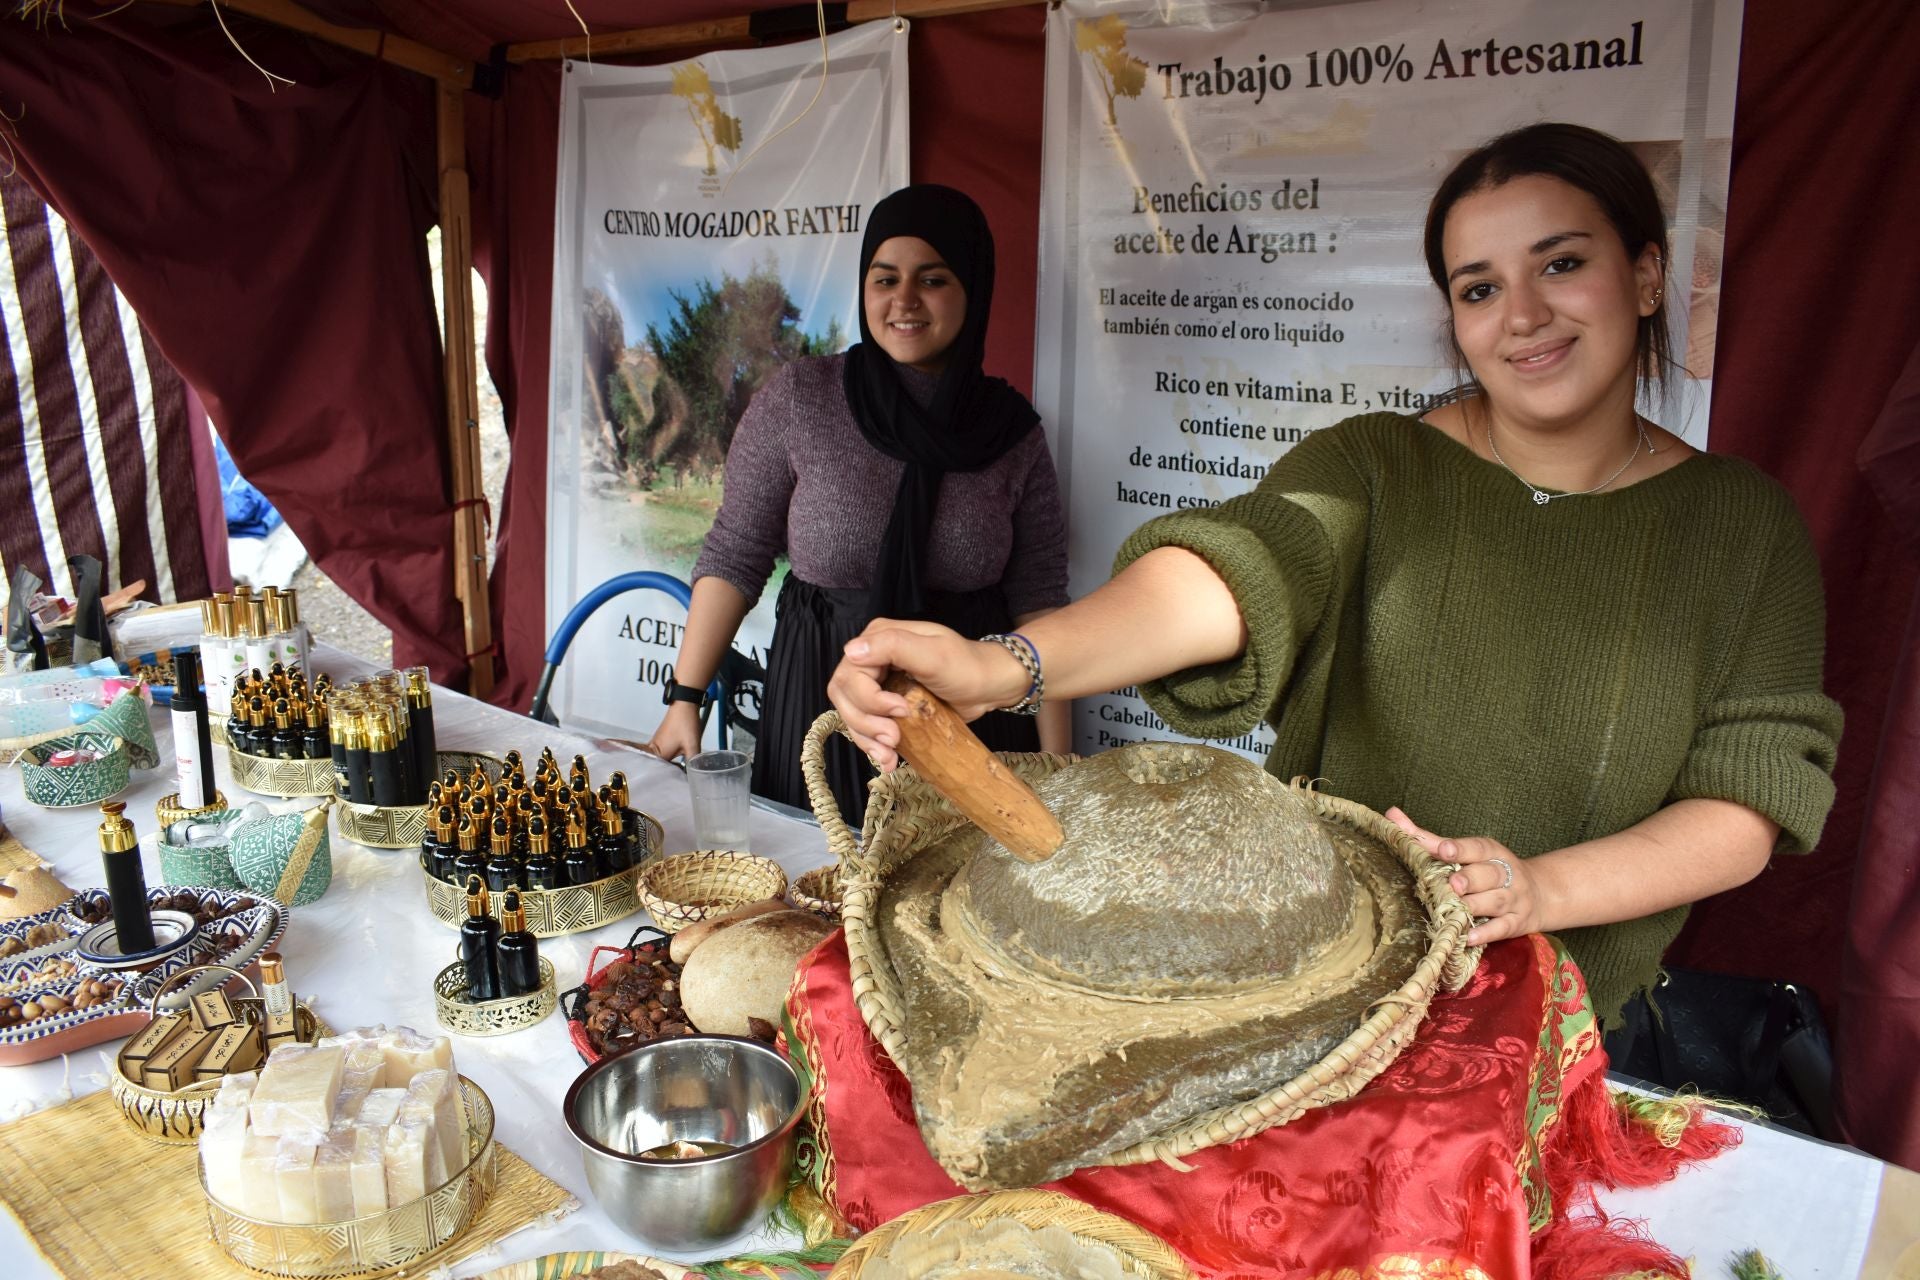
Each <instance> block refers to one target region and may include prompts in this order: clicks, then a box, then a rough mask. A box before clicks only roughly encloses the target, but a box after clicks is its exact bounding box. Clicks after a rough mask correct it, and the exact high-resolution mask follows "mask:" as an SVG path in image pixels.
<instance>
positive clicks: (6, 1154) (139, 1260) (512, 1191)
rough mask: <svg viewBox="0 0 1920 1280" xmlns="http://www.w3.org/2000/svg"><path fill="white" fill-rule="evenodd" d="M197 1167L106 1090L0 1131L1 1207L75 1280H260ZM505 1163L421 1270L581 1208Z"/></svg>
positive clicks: (511, 1161) (511, 1160)
mask: <svg viewBox="0 0 1920 1280" xmlns="http://www.w3.org/2000/svg"><path fill="white" fill-rule="evenodd" d="M197 1160H198V1157H197V1155H196V1153H195V1151H194V1148H192V1147H174V1146H166V1145H163V1144H161V1143H158V1142H146V1141H144V1140H142V1139H140V1138H137V1137H135V1136H134V1135H133V1133H132V1132H131V1131H129V1130H128V1129H127V1127H126V1122H125V1121H124V1120H122V1119H121V1118H120V1112H119V1108H118V1107H116V1106H115V1105H114V1102H113V1098H112V1097H111V1096H110V1095H109V1094H107V1093H106V1092H105V1091H104V1090H103V1091H101V1092H99V1093H94V1094H89V1095H88V1096H87V1097H84V1098H81V1099H79V1100H78V1101H75V1102H69V1103H67V1104H65V1105H64V1106H58V1107H49V1108H48V1109H46V1110H44V1111H36V1112H34V1113H33V1114H32V1115H29V1116H25V1117H23V1118H21V1119H19V1120H15V1121H13V1122H12V1123H11V1124H5V1125H0V1201H4V1202H5V1204H6V1207H7V1209H8V1210H9V1211H11V1212H12V1214H13V1216H14V1217H15V1218H17V1219H19V1221H20V1225H21V1227H22V1228H23V1229H24V1230H25V1231H26V1233H27V1235H28V1236H30V1237H31V1238H32V1239H33V1242H34V1244H35V1245H37V1246H38V1247H39V1249H40V1252H41V1254H42V1255H43V1256H44V1257H45V1258H46V1259H47V1261H48V1262H49V1263H51V1264H52V1265H53V1268H54V1270H56V1271H58V1272H59V1273H60V1274H61V1275H63V1276H66V1277H67V1280H96V1278H97V1277H100V1276H113V1277H116V1280H182V1277H189V1276H190V1277H196V1278H198V1277H203V1276H211V1277H235V1278H236V1280H239V1278H241V1277H248V1276H251V1275H253V1273H252V1272H250V1271H247V1270H246V1269H245V1268H243V1267H241V1266H239V1265H238V1264H237V1263H235V1262H233V1261H232V1260H231V1259H229V1258H228V1257H227V1255H226V1254H224V1253H222V1252H220V1249H219V1248H218V1246H216V1245H215V1244H214V1243H213V1237H212V1236H211V1234H209V1232H208V1229H207V1202H206V1197H205V1196H204V1194H203V1193H202V1192H201V1190H200V1175H199V1169H198V1164H197ZM499 1160H500V1165H499V1178H498V1180H497V1181H496V1182H495V1184H494V1191H493V1194H492V1195H491V1196H489V1197H488V1198H487V1203H486V1205H485V1207H484V1208H482V1209H481V1211H480V1217H479V1218H478V1219H477V1220H476V1221H475V1222H474V1223H473V1225H471V1226H470V1227H468V1228H467V1230H466V1231H465V1232H463V1233H462V1234H461V1235H460V1236H459V1238H458V1239H456V1240H455V1241H454V1242H453V1244H452V1246H451V1247H450V1248H449V1249H447V1250H446V1251H445V1252H443V1253H440V1254H438V1255H436V1256H435V1257H434V1258H433V1259H432V1260H431V1262H430V1263H429V1264H428V1266H427V1267H424V1268H422V1270H431V1269H432V1268H433V1267H444V1266H447V1265H449V1264H450V1263H453V1262H455V1261H457V1260H459V1259H461V1258H464V1257H467V1256H469V1255H471V1254H474V1253H478V1252H479V1251H480V1250H482V1249H485V1248H487V1247H489V1246H491V1245H493V1244H495V1243H497V1242H499V1241H500V1240H501V1239H503V1238H504V1237H506V1236H508V1235H510V1234H512V1233H513V1232H515V1231H518V1230H520V1229H521V1228H522V1227H527V1226H531V1225H533V1224H534V1223H535V1222H536V1221H537V1220H539V1219H541V1218H544V1217H546V1216H547V1215H549V1214H553V1215H559V1214H564V1213H568V1212H571V1211H572V1210H573V1209H575V1208H578V1207H579V1202H578V1201H576V1200H575V1199H574V1198H573V1196H572V1195H570V1194H569V1193H568V1192H567V1190H566V1189H565V1188H564V1187H562V1186H560V1185H559V1184H558V1183H555V1182H554V1181H553V1180H551V1179H550V1178H548V1177H546V1176H545V1175H544V1174H541V1173H540V1172H538V1171H537V1170H535V1169H534V1168H533V1166H531V1165H529V1164H528V1163H527V1162H526V1161H524V1160H522V1159H521V1158H520V1157H519V1156H517V1155H515V1154H513V1152H511V1151H509V1150H507V1149H506V1148H505V1147H501V1148H500V1156H499Z"/></svg>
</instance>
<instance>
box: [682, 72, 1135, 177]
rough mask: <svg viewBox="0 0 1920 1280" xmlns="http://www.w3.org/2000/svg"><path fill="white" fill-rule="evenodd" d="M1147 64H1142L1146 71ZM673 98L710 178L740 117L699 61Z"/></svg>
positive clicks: (734, 145)
mask: <svg viewBox="0 0 1920 1280" xmlns="http://www.w3.org/2000/svg"><path fill="white" fill-rule="evenodd" d="M1145 65H1146V64H1144V63H1142V64H1141V66H1142V68H1143V69H1144V67H1145ZM1135 92H1138V90H1135ZM673 95H674V97H676V98H685V99H686V100H687V114H688V115H690V116H692V117H693V127H694V128H695V129H696V130H697V131H698V132H699V134H700V143H701V145H702V146H704V147H705V148H706V149H707V176H708V177H709V178H711V177H712V176H713V149H714V148H715V147H725V148H726V149H727V150H729V151H738V150H739V149H740V118H739V117H738V116H730V115H728V114H727V113H726V112H724V111H722V110H721V109H720V100H719V99H718V98H716V97H715V96H714V93H713V81H712V80H711V79H709V78H708V76H707V69H706V68H705V67H703V66H701V65H700V64H699V63H697V62H688V63H683V64H682V65H680V66H677V67H675V68H674V69H673Z"/></svg>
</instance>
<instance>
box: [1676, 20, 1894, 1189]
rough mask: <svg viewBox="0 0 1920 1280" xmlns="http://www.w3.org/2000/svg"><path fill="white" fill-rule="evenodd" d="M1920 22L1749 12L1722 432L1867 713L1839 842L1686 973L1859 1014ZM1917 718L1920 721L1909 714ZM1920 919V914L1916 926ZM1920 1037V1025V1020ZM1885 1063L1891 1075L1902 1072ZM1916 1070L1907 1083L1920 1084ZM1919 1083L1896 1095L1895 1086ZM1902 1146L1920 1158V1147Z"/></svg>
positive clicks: (1723, 319)
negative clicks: (1780, 527)
mask: <svg viewBox="0 0 1920 1280" xmlns="http://www.w3.org/2000/svg"><path fill="white" fill-rule="evenodd" d="M1916 66H1920V23H1916V22H1914V21H1913V17H1912V11H1911V8H1910V7H1909V6H1908V5H1907V4H1905V3H1902V2H1901V0H1883V2H1882V3H1879V4H1866V5H1863V4H1858V3H1852V2H1849V0H1819V2H1818V3H1808V2H1807V0H1749V3H1748V4H1747V7H1746V23H1745V37H1744V40H1743V43H1742V49H1741V57H1740V85H1739V98H1738V102H1737V107H1736V114H1735V117H1734V137H1733V184H1732V190H1731V192H1730V193H1729V199H1728V220H1727V247H1726V269H1725V279H1724V286H1723V290H1722V294H1721V306H1720V335H1719V343H1718V348H1717V358H1716V368H1715V379H1714V402H1713V423H1712V446H1713V448H1714V449H1715V450H1716V451H1722V452H1729V453H1737V454H1741V455H1743V456H1745V457H1748V458H1750V459H1752V460H1753V461H1754V462H1756V463H1758V464H1759V465H1760V466H1761V467H1763V468H1765V469H1766V470H1767V471H1768V472H1769V473H1771V474H1772V475H1774V476H1776V477H1778V478H1779V479H1780V480H1781V481H1782V482H1784V483H1785V484H1786V485H1787V487H1788V488H1789V489H1790V490H1792V492H1793V495H1794V498H1795V499H1796V500H1797V501H1798V503H1799V505H1800V510H1801V512H1802V514H1803V515H1805V517H1806V520H1807V523H1808V525H1809V526H1810V528H1811V529H1812V531H1813V536H1814V540H1815V542H1816V544H1817V545H1818V547H1819V550H1820V556H1821V562H1822V566H1823V568H1824V571H1825V577H1826V585H1827V623H1828V625H1827V691H1828V692H1829V693H1831V694H1832V695H1833V696H1834V697H1835V698H1838V699H1839V700H1840V702H1841V704H1842V705H1843V706H1844V707H1845V708H1846V715H1847V725H1846V733H1845V736H1844V737H1843V739H1842V741H1841V744H1840V763H1839V770H1838V774H1837V777H1836V782H1837V784H1838V790H1839V795H1838V799H1837V801H1836V802H1835V805H1834V809H1833V813H1832V816H1831V817H1830V818H1829V819H1828V821H1827V828H1826V833H1825V835H1824V837H1823V838H1822V840H1821V844H1820V848H1819V850H1818V851H1817V852H1816V853H1814V854H1813V855H1812V856H1811V857H1806V858H1778V859H1775V860H1774V863H1773V865H1772V866H1771V867H1770V868H1769V869H1768V870H1767V872H1766V873H1765V874H1764V875H1762V876H1760V877H1759V879H1757V880H1755V881H1754V882H1753V883H1751V884H1749V885H1747V886H1745V887H1743V888H1741V889H1739V890H1736V891H1734V892H1732V893H1728V894H1724V895H1722V896H1721V897H1719V898H1715V899H1712V900H1710V901H1708V902H1706V903H1703V904H1702V905H1701V906H1700V907H1699V908H1698V909H1696V911H1695V912H1694V917H1693V921H1692V922H1691V924H1690V926H1689V928H1688V929H1687V931H1686V932H1685V933H1684V934H1683V935H1682V936H1681V939H1680V941H1679V943H1678V944H1677V946H1676V947H1675V949H1674V951H1673V953H1672V958H1673V959H1674V961H1675V962H1676V963H1684V964H1692V965H1697V966H1700V967H1703V968H1709V969H1716V970H1723V971H1728V972H1735V973H1747V974H1753V975H1759V976H1767V977H1779V978H1790V979H1794V980H1796V981H1798V982H1801V983H1804V984H1808V985H1810V986H1812V987H1813V988H1814V990H1815V991H1817V992H1819V993H1820V995H1821V996H1822V997H1823V1001H1824V1003H1825V1005H1826V1008H1827V1010H1828V1012H1829V1013H1830V1014H1836V1013H1837V1014H1841V1015H1843V1016H1842V1017H1841V1018H1840V1019H1839V1021H1840V1026H1839V1028H1838V1031H1839V1036H1840V1049H1841V1053H1842V1054H1843V1056H1844V1055H1846V1054H1847V1053H1849V1052H1850V1051H1851V1047H1852V1045H1853V1043H1854V1035H1855V1032H1856V1030H1857V1028H1855V1027H1853V1026H1851V1025H1849V1023H1850V1018H1849V1017H1847V1016H1844V1015H1847V1013H1848V1011H1847V1010H1845V1009H1841V1008H1838V1007H1837V1006H1836V1004H1835V997H1836V996H1837V994H1838V991H1839V985H1840V960H1841V954H1842V940H1843V938H1844V936H1845V932H1846V925H1847V910H1848V903H1849V901H1850V900H1851V898H1852V896H1853V895H1852V892H1851V887H1852V883H1853V873H1854V863H1855V850H1856V849H1858V848H1859V847H1860V845H1861V839H1862V834H1863V820H1864V817H1865V813H1866V796H1867V791H1868V786H1869V784H1870V782H1871V780H1872V778H1873V776H1874V760H1875V755H1876V750H1877V748H1878V744H1879V743H1880V741H1881V733H1882V729H1881V726H1882V723H1883V720H1884V717H1885V715H1886V713H1887V707H1888V696H1887V694H1888V687H1889V679H1890V677H1891V675H1892V673H1893V670H1894V668H1895V666H1896V664H1897V661H1898V659H1899V656H1900V653H1901V644H1902V633H1903V630H1904V623H1905V620H1906V616H1907V609H1908V603H1909V602H1910V601H1911V600H1912V599H1913V595H1914V585H1915V572H1914V569H1915V566H1914V562H1913V560H1912V558H1911V557H1909V556H1907V555H1904V554H1902V553H1901V552H1900V550H1899V549H1898V547H1897V545H1896V532H1895V528H1894V526H1893V525H1892V524H1891V523H1890V521H1889V520H1888V517H1887V513H1886V510H1885V508H1884V507H1883V506H1882V505H1881V504H1880V503H1879V502H1877V501H1875V499H1874V497H1873V495H1872V493H1871V491H1870V490H1869V489H1868V487H1867V484H1866V482H1865V481H1864V480H1863V479H1862V476H1861V474H1860V471H1859V470H1858V468H1857V467H1855V465H1854V464H1853V459H1854V456H1855V454H1856V452H1857V451H1858V449H1859V448H1860V444H1861V441H1862V440H1863V439H1864V438H1865V437H1866V435H1867V432H1868V430H1869V429H1870V428H1871V427H1872V425H1873V423H1874V421H1875V419H1876V418H1877V417H1878V416H1879V414H1880V412H1881V409H1882V406H1883V405H1884V404H1885V403H1886V400H1887V395H1888V391H1889V389H1890V388H1891V387H1892V385H1893V383H1894V380H1895V378H1896V377H1897V376H1898V375H1899V372H1900V370H1901V367H1902V365H1903V364H1904V363H1905V361H1906V360H1907V358H1908V355H1909V353H1910V352H1912V350H1913V349H1914V346H1915V344H1916V342H1920V270H1917V269H1916V266H1917V265H1920V254H1916V251H1915V247H1914V239H1913V234H1912V230H1911V224H1912V219H1911V218H1910V217H1907V216H1905V215H1904V214H1903V213H1902V211H1904V210H1910V209H1912V208H1914V207H1916V205H1917V204H1920V151H1917V149H1916V147H1915V145H1914V135H1913V131H1912V128H1911V126H1909V125H1907V124H1904V123H1896V122H1905V121H1910V120H1913V119H1916V118H1920V76H1916V75H1915V74H1914V71H1913V68H1914V67H1916ZM1908 714H1911V711H1909V712H1908ZM1913 923H1914V924H1916V925H1920V921H1915V922H1913ZM1908 1025H1909V1035H1912V1034H1915V1033H1920V1022H1915V1021H1913V1020H1912V1016H1911V1013H1910V1014H1909V1024H1908ZM1862 1065H1863V1068H1864V1069H1866V1070H1869V1071H1881V1070H1883V1069H1886V1068H1893V1066H1894V1064H1893V1063H1892V1062H1887V1063H1882V1064H1876V1065H1874V1066H1871V1067H1866V1066H1865V1064H1862ZM1911 1070H1912V1069H1911V1064H1910V1062H1909V1063H1908V1064H1907V1065H1906V1066H1904V1067H1900V1068H1897V1069H1895V1073H1894V1074H1893V1075H1892V1076H1890V1077H1887V1083H1888V1085H1889V1087H1897V1088H1900V1089H1902V1090H1906V1089H1908V1088H1910V1086H1909V1084H1908V1081H1909V1080H1910V1078H1911ZM1896 1081H1897V1082H1898V1084H1897V1085H1896V1084H1895V1082H1896ZM1853 1133H1854V1135H1855V1137H1856V1138H1857V1139H1858V1140H1860V1141H1861V1142H1862V1143H1866V1144H1870V1145H1869V1149H1871V1150H1875V1151H1876V1152H1877V1153H1880V1154H1887V1155H1896V1154H1900V1155H1901V1158H1903V1159H1904V1160H1905V1162H1907V1163H1920V1150H1907V1151H1905V1152H1904V1153H1898V1152H1896V1151H1895V1149H1894V1148H1891V1147H1886V1146H1875V1145H1871V1144H1873V1143H1874V1141H1875V1134H1874V1131H1873V1130H1872V1129H1870V1128H1868V1127H1865V1126H1860V1125H1856V1127H1855V1128H1854V1129H1853Z"/></svg>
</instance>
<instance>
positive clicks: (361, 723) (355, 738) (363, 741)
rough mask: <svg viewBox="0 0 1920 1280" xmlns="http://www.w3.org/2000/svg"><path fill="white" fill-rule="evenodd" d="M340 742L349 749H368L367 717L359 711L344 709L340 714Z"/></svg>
mask: <svg viewBox="0 0 1920 1280" xmlns="http://www.w3.org/2000/svg"><path fill="white" fill-rule="evenodd" d="M340 743H341V745H342V746H344V747H346V749H347V750H349V751H364V750H366V747H367V721H366V717H364V716H362V715H361V714H360V713H359V712H358V711H343V712H342V714H341V716H340Z"/></svg>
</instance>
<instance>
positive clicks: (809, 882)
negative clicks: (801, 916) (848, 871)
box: [787, 863, 840, 924]
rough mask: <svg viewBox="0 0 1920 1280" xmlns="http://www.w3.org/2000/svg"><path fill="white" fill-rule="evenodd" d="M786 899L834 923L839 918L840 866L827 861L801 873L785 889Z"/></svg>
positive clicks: (803, 909) (837, 921)
mask: <svg viewBox="0 0 1920 1280" xmlns="http://www.w3.org/2000/svg"><path fill="white" fill-rule="evenodd" d="M787 901H788V902H791V903H792V904H793V905H794V906H796V907H798V908H800V909H801V910H802V911H811V912H813V914H815V915H817V916H824V917H825V918H827V919H828V920H832V921H834V922H835V923H836V924H837V923H839V920H840V868H839V867H837V866H834V865H833V864H831V863H829V864H828V865H826V866H824V867H815V868H814V869H813V870H811V871H808V872H806V873H804V874H803V875H801V877H800V878H799V879H798V880H795V881H794V882H793V884H792V885H791V886H789V887H788V889H787Z"/></svg>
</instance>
